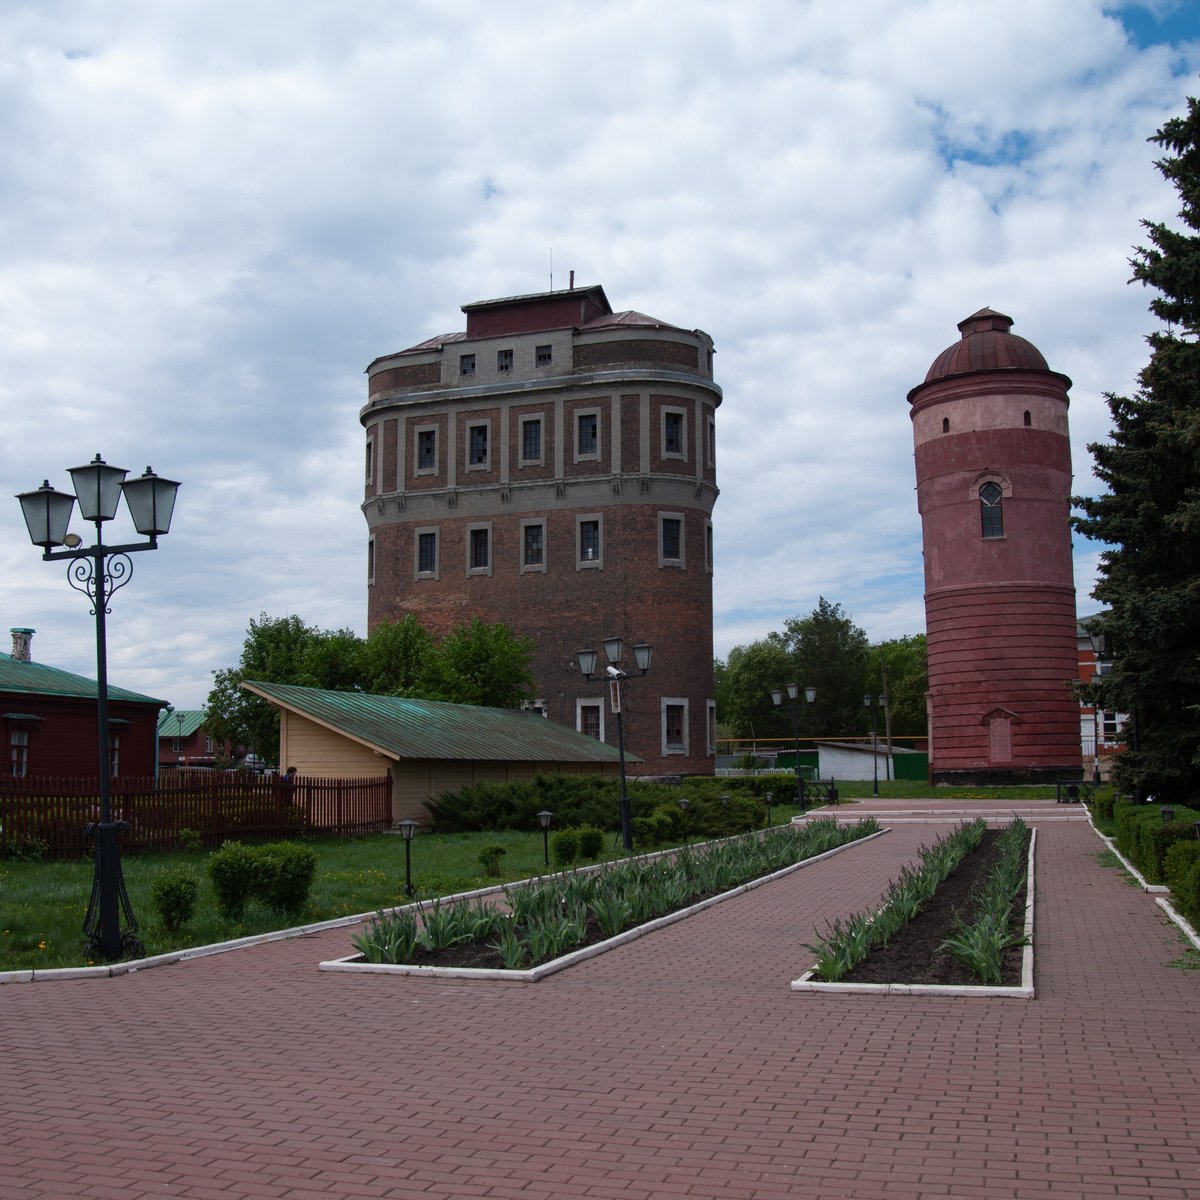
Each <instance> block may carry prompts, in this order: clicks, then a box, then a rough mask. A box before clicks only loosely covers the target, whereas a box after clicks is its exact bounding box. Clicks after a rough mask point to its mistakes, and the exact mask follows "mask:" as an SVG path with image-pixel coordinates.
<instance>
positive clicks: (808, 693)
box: [771, 683, 817, 808]
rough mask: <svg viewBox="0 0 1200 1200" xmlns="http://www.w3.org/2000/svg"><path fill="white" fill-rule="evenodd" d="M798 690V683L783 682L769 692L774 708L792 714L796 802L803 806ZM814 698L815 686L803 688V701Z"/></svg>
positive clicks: (809, 702) (807, 702)
mask: <svg viewBox="0 0 1200 1200" xmlns="http://www.w3.org/2000/svg"><path fill="white" fill-rule="evenodd" d="M785 691H786V693H787V698H788V703H787V704H784V702H783V697H784V692H785ZM800 691H801V689H800V685H799V684H797V683H788V684H785V685H784V687H781V688H776V689H775V690H774V691H773V692H772V693H771V702H772V703H773V704H774V705H775V707H776V708H779V709H782V710H783V711H784V712H786V713H791V714H792V742H793V744H794V746H795V751H796V803H797V805H799V807H800V808H803V807H804V776H803V775H802V774H801V773H800V732H799V727H798V726H797V724H796V714H797V713H798V712H799V711H800ZM816 698H817V689H816V688H815V687H806V688H804V701H805V703H806V704H811V703H812V702H813V701H814V700H815V699H816Z"/></svg>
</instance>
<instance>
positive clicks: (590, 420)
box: [575, 412, 600, 458]
mask: <svg viewBox="0 0 1200 1200" xmlns="http://www.w3.org/2000/svg"><path fill="white" fill-rule="evenodd" d="M575 429H576V436H575V455H576V457H577V458H597V457H598V456H599V453H600V436H599V434H600V415H599V413H594V412H587V413H580V414H579V416H578V418H577V420H576V426H575Z"/></svg>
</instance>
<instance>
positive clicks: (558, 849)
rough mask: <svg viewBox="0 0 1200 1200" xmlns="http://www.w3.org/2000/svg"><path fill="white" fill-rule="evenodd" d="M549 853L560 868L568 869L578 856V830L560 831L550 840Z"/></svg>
mask: <svg viewBox="0 0 1200 1200" xmlns="http://www.w3.org/2000/svg"><path fill="white" fill-rule="evenodd" d="M550 852H551V853H552V854H553V855H554V862H555V864H556V865H557V866H560V867H569V866H570V865H571V864H572V863H573V862H574V861H575V859H576V858H577V857H578V856H579V830H577V829H560V830H559V831H558V832H557V833H556V834H555V835H554V836H553V837H552V838H551V839H550Z"/></svg>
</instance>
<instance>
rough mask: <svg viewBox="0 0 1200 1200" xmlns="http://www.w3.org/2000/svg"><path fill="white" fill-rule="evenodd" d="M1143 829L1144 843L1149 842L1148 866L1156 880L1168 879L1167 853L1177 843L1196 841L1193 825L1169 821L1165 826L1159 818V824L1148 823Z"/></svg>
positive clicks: (1188, 822)
mask: <svg viewBox="0 0 1200 1200" xmlns="http://www.w3.org/2000/svg"><path fill="white" fill-rule="evenodd" d="M1156 815H1157V814H1156ZM1142 828H1143V830H1144V833H1143V841H1148V842H1149V853H1148V854H1147V859H1148V863H1147V866H1148V868H1149V869H1150V871H1152V872H1153V878H1154V879H1155V880H1163V879H1165V878H1166V875H1165V874H1164V871H1165V863H1166V857H1167V852H1168V851H1169V850H1170V849H1171V847H1172V846H1173V845H1175V843H1176V842H1183V841H1188V842H1194V841H1195V840H1196V838H1195V835H1194V834H1193V832H1192V823H1191V822H1190V821H1168V822H1166V823H1165V824H1164V823H1163V822H1162V818H1161V817H1159V824H1157V825H1154V824H1151V823H1147V824H1146V825H1144V826H1143V827H1142Z"/></svg>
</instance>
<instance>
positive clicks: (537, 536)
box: [521, 521, 546, 567]
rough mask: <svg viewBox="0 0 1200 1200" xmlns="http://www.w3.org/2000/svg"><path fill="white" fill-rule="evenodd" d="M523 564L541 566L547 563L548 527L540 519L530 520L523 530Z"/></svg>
mask: <svg viewBox="0 0 1200 1200" xmlns="http://www.w3.org/2000/svg"><path fill="white" fill-rule="evenodd" d="M521 541H522V546H521V565H522V566H525V567H541V566H545V563H546V527H545V525H543V524H542V523H541V522H540V521H539V522H532V521H531V522H529V523H528V524H525V525H524V528H523V530H522V537H521Z"/></svg>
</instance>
